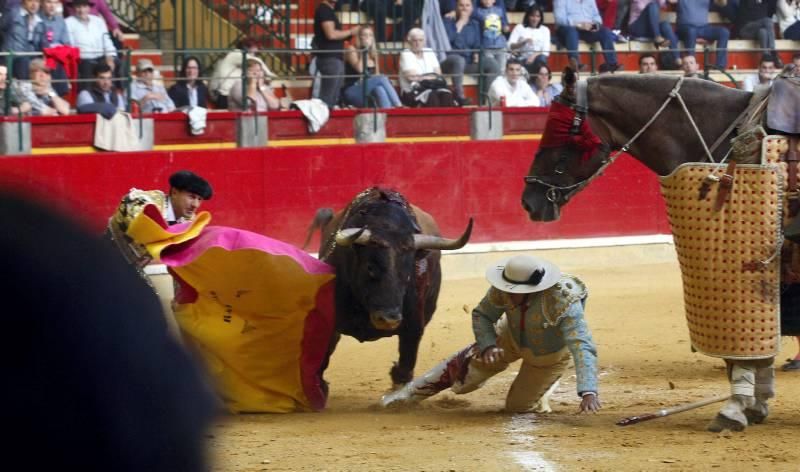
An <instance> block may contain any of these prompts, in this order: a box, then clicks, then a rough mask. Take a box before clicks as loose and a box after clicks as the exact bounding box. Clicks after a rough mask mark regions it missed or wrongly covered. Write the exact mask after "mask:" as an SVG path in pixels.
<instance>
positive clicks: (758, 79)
mask: <svg viewBox="0 0 800 472" xmlns="http://www.w3.org/2000/svg"><path fill="white" fill-rule="evenodd" d="M776 67H777V64H775V58H774V57H772V56H770V55H764V57H762V58H761V62H760V63H759V64H758V73H756V74H750V75H748V76H747V77H745V78H744V81H743V82H742V90H744V91H746V92H752V91H753V90H755V88H756V87H758V86H760V85H765V86H767V87H768V86H770V85H772V80H773V79H775V72H776V71H775V69H776Z"/></svg>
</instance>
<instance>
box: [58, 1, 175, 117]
mask: <svg viewBox="0 0 800 472" xmlns="http://www.w3.org/2000/svg"><path fill="white" fill-rule="evenodd" d="M74 1H75V2H79V1H81V0H74ZM154 70H155V67H153V61H151V60H150V59H139V62H137V63H136V80H135V81H134V82H133V84H131V98H132V99H134V100H136V101H137V102H139V109H140V110H141V112H142V113H168V112H171V111H173V110H175V104H174V103H172V99H171V98H169V94H167V91H166V90H165V89H164V86H163V85H161V84H156V83H155V82H154V80H153V75H154Z"/></svg>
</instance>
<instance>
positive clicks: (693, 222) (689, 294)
mask: <svg viewBox="0 0 800 472" xmlns="http://www.w3.org/2000/svg"><path fill="white" fill-rule="evenodd" d="M724 172H725V166H724V165H723V166H720V165H719V164H703V163H689V164H684V165H682V166H680V167H678V168H677V169H675V171H674V172H673V173H672V174H670V175H668V176H666V177H663V178H661V192H662V194H663V196H664V199H665V200H666V202H667V213H668V217H669V222H670V225H671V227H672V233H673V237H674V240H675V249H676V251H677V253H678V260H679V262H680V266H681V275H682V278H683V294H684V305H685V309H686V320H687V322H688V325H689V334H690V338H691V342H692V346H693V347H694V348H695V349H697V350H698V351H700V352H702V353H704V354H707V355H709V356H714V357H724V358H729V359H762V358H768V357H772V356H775V355H776V354H777V353H778V350H779V349H780V342H779V341H780V276H781V267H780V263H781V258H780V257H779V251H780V247H781V239H782V237H781V231H782V217H783V208H784V192H783V189H784V182H785V178H784V173H783V172H782V169H781V167H780V166H778V165H775V164H763V165H739V166H738V167H737V168H736V170H735V175H734V178H733V184H732V186H731V187H730V188H729V189H728V194H727V196H726V198H725V202H724V204H723V205H722V206H721V208H720V209H719V210H718V211H715V208H714V207H715V202H716V201H717V193H718V192H719V191H720V186H719V185H717V186H714V187H712V188H711V190H710V192H706V193H705V194H704V195H702V197H699V195H700V194H699V189H700V188H701V186H702V185H703V183H704V182H707V181H708V180H707V177H708V176H709V174H713V175H715V176H716V177H722V174H723V173H724ZM715 180H716V179H715Z"/></svg>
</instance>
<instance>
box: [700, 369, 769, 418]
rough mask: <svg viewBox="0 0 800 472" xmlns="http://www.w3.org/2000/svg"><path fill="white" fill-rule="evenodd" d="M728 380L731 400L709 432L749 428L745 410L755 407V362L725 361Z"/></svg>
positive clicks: (718, 414) (724, 406)
mask: <svg viewBox="0 0 800 472" xmlns="http://www.w3.org/2000/svg"><path fill="white" fill-rule="evenodd" d="M725 364H726V365H727V366H728V379H729V381H730V383H731V398H729V399H728V401H726V402H725V405H723V406H722V409H721V410H720V411H719V413H717V416H716V417H715V418H714V419H713V420H711V423H709V425H708V427H707V428H706V429H708V431H711V432H714V433H719V432H720V431H722V430H725V429H729V430H731V431H744V429H745V428H746V427H747V424H748V423H747V416H746V415H745V410H747V409H749V408H753V406H754V405H755V402H756V400H755V385H756V370H757V369H756V366H755V364H754V363H753V361H739V360H731V359H725Z"/></svg>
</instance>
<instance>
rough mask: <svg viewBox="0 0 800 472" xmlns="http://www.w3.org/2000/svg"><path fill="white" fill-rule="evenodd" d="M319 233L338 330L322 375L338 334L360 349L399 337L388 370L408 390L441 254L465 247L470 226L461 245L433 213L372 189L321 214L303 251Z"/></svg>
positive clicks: (434, 296) (438, 278) (435, 294)
mask: <svg viewBox="0 0 800 472" xmlns="http://www.w3.org/2000/svg"><path fill="white" fill-rule="evenodd" d="M318 227H320V228H321V229H322V238H321V245H320V250H319V255H320V259H322V260H324V261H325V262H327V263H329V264H331V265H333V266H334V267H335V268H336V297H335V298H336V330H335V334H334V338H333V339H332V340H331V344H330V347H329V350H328V356H327V358H326V360H325V362H324V363H323V366H322V372H324V370H325V369H326V368H327V366H328V361H329V359H330V356H331V354H333V351H334V349H335V348H336V344H337V343H338V341H339V337H340V335H341V334H346V335H348V336H352V337H354V338H356V339H358V340H359V341H361V342H364V341H374V340H376V339H379V338H383V337H387V336H394V335H397V336H398V338H399V351H400V358H399V360H398V362H396V363H395V364H394V366H393V367H392V369H391V372H390V374H391V378H392V382H393V383H394V384H395V385H402V384H404V383H406V382H409V381H410V380H411V379H412V378H413V376H414V367H415V365H416V363H417V350H418V348H419V342H420V339H421V338H422V334H423V332H424V330H425V326H426V325H427V324H428V322H429V321H430V319H431V317H432V316H433V312H434V311H436V301H437V299H438V297H439V288H440V286H441V281H442V272H441V265H440V258H441V251H440V250H442V249H445V250H446V249H459V248H461V247H463V246H464V245H465V244H466V243H467V241H468V240H469V237H470V234H471V232H472V219H470V222H469V225H468V226H467V229H466V231H465V232H464V234H462V235H461V237H460V238H459V239H456V240H450V239H445V238H442V237H441V236H440V234H439V228H438V227H437V225H436V222H435V221H434V219H433V217H431V216H430V215H429V214H428V213H426V212H424V211H423V210H421V209H420V208H418V207H416V206H414V205H410V204H408V203H407V202H406V200H405V198H403V197H402V195H400V194H399V193H396V192H393V191H387V190H382V189H377V188H372V189H368V190H367V191H365V192H362V194H360V195H359V196H358V197H356V199H355V200H353V202H351V203H350V205H349V206H348V207H347V209H345V210H343V211H340V212H338V213H336V214H335V215H334V213H333V211H332V210H331V209H328V208H323V209H320V210H318V211H317V215H316V217H315V218H314V222H313V223H312V225H311V227H310V228H309V234H308V238H307V239H306V244H307V243H308V239H310V237H311V234H312V233H313V231H314V230H315V229H316V228H318Z"/></svg>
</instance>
